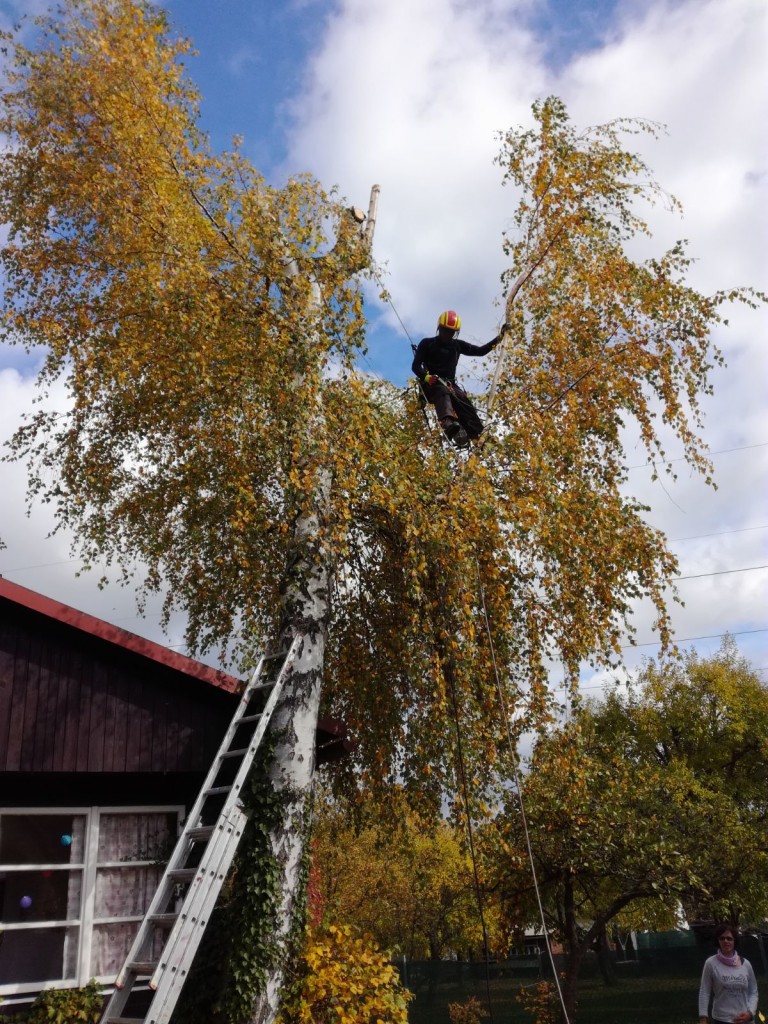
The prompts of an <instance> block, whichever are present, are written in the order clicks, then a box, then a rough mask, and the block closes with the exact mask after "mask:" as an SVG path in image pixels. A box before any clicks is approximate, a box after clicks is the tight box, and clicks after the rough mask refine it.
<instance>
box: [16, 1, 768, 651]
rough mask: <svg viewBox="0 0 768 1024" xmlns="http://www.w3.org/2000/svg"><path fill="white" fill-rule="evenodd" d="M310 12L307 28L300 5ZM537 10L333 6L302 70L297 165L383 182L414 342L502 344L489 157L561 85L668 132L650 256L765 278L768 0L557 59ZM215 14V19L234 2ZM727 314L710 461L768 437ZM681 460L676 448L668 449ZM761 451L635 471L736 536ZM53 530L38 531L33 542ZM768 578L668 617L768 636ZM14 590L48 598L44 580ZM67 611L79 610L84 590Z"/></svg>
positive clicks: (292, 158) (682, 515)
mask: <svg viewBox="0 0 768 1024" xmlns="http://www.w3.org/2000/svg"><path fill="white" fill-rule="evenodd" d="M190 2H192V0H190ZM21 6H22V5H21V4H20V3H19V4H18V5H16V10H20V8H21ZM26 6H29V4H27V5H26ZM295 10H296V16H297V17H298V16H300V15H301V10H302V4H298V5H296V7H295ZM541 10H542V8H541V4H540V3H539V0H536V2H533V0H531V2H520V3H515V2H511V0H473V2H472V3H469V2H456V0H339V2H338V3H337V4H336V6H335V7H334V9H333V13H332V14H331V16H330V17H329V19H328V21H327V23H326V29H325V32H324V34H323V35H322V37H319V38H318V39H317V45H316V48H315V50H314V52H313V54H312V55H311V57H310V59H309V61H308V62H307V63H306V73H305V77H304V80H303V86H302V90H301V92H300V94H298V95H297V96H295V97H294V98H293V99H292V101H291V103H290V105H289V110H290V117H289V120H288V127H289V132H290V134H289V139H288V141H289V149H288V153H289V155H288V159H287V161H286V164H285V168H284V170H285V173H286V174H287V173H289V172H295V171H303V170H310V171H311V172H313V173H315V174H316V175H317V176H318V177H319V178H320V179H321V180H322V181H323V182H324V183H326V184H327V185H331V184H333V183H338V184H339V186H340V187H341V190H342V191H343V192H344V193H345V194H346V195H347V196H348V197H349V199H350V200H351V201H353V202H355V204H357V205H359V206H365V205H366V204H367V198H368V193H369V189H370V187H371V185H372V184H374V183H379V184H380V185H381V187H382V192H381V201H380V206H379V218H378V223H377V229H376V239H375V250H376V255H377V257H378V259H379V260H380V261H381V262H382V263H384V264H386V266H387V269H388V277H387V279H386V282H385V283H386V286H387V287H388V289H389V290H390V291H391V293H392V297H393V300H394V303H395V306H396V308H397V311H398V313H399V314H400V316H401V317H402V318H403V320H404V321H405V323H406V326H407V328H408V330H409V332H410V333H411V335H412V336H413V337H414V338H416V339H418V338H419V337H421V336H422V335H423V334H426V333H428V332H431V330H432V328H433V325H434V322H435V319H436V315H437V313H438V312H439V311H440V310H441V309H444V308H446V307H448V308H456V309H458V310H459V312H460V313H461V315H462V319H463V322H464V325H465V330H464V331H463V334H464V336H466V337H468V338H470V339H471V338H473V337H474V338H475V339H478V340H486V339H487V338H489V337H491V336H492V334H493V333H494V332H495V329H496V325H497V323H498V317H499V310H498V309H497V308H496V307H495V306H494V300H495V299H497V298H498V297H499V296H500V287H501V286H500V282H499V275H500V273H501V271H502V270H503V269H504V263H503V256H502V252H501V246H500V242H501V232H502V230H503V229H505V228H507V227H508V226H509V222H510V219H511V216H512V214H513V212H514V207H515V195H514V194H513V192H512V190H510V189H505V188H501V187H500V180H501V175H500V170H499V168H498V167H496V166H494V164H493V158H494V156H495V155H496V153H497V151H498V140H497V133H498V132H499V131H502V130H504V129H506V128H508V127H510V126H513V125H517V124H520V123H525V124H529V123H530V104H531V102H532V101H533V100H534V99H536V98H539V97H544V96H546V95H548V94H550V93H556V94H558V95H561V96H562V97H563V99H564V100H565V101H566V103H567V105H568V108H569V110H570V113H571V116H572V118H573V120H574V123H575V124H577V125H579V126H587V125H590V124H596V123H600V122H603V121H606V120H610V119H612V118H615V117H621V116H641V117H647V118H650V119H653V120H656V121H659V122H663V123H665V124H666V125H667V126H668V134H666V135H662V137H661V138H660V139H659V140H658V141H656V142H652V141H651V140H650V139H648V138H646V137H644V136H636V137H635V141H636V144H637V146H638V147H642V152H643V153H644V155H645V158H646V160H647V162H648V164H649V165H650V167H651V168H652V169H653V170H654V172H655V174H656V176H657V178H658V179H659V181H660V182H661V184H662V185H663V186H664V187H665V188H666V189H668V190H669V191H670V192H672V193H674V194H676V195H677V196H678V197H679V198H680V199H681V201H682V202H683V205H684V208H685V210H684V216H683V218H682V220H681V219H680V218H679V217H677V216H674V215H670V214H669V213H668V212H667V211H666V210H664V209H663V207H661V206H659V207H657V208H656V209H655V210H653V211H652V212H651V224H652V227H653V230H654V232H655V241H654V243H653V246H654V251H658V250H659V249H663V248H666V247H667V246H668V245H670V244H671V243H672V242H673V241H674V240H676V239H677V238H679V237H685V238H687V239H688V240H689V251H690V253H691V255H692V256H694V257H695V258H696V260H697V262H696V263H695V264H694V266H693V267H692V268H691V282H692V283H693V284H694V286H695V287H697V288H700V289H702V290H705V291H711V290H714V289H717V288H720V287H731V286H733V285H735V284H753V285H756V286H758V287H761V286H762V287H765V285H766V282H765V267H766V263H767V262H768V261H766V255H767V254H766V239H765V229H764V224H765V210H766V209H767V208H768V195H767V194H766V193H767V192H768V173H766V151H765V146H764V137H765V124H766V106H767V105H768V78H767V76H766V70H765V59H764V54H765V52H766V50H767V49H768V48H767V47H766V41H767V40H766V11H765V4H764V2H763V0H687V2H672V0H669V2H667V0H657V2H653V0H651V2H647V0H642V2H641V0H626V2H623V3H620V4H618V5H617V6H616V8H615V14H614V16H613V17H614V20H613V21H612V22H606V23H605V24H604V25H603V26H602V30H601V32H600V38H602V39H603V40H604V42H603V43H602V45H594V43H595V38H596V34H595V33H594V32H593V34H592V36H591V37H590V40H589V43H590V45H589V49H588V50H586V51H585V52H584V53H582V54H581V55H580V56H578V55H577V56H576V57H575V58H574V59H573V60H572V61H571V62H570V63H568V64H567V65H565V66H560V67H557V68H554V67H552V66H551V63H548V62H547V61H548V56H547V54H548V47H547V45H545V44H547V43H548V42H551V40H546V39H542V38H537V37H536V35H535V34H534V32H533V30H532V28H531V27H530V26H531V25H532V24H534V21H533V18H534V16H535V15H539V14H541ZM211 16H212V17H217V18H220V17H221V12H219V13H218V14H217V13H215V12H214V13H213V14H212V15H211ZM606 16H607V15H606ZM527 26H528V27H527ZM217 27H219V22H217ZM257 28H258V27H257V26H252V25H249V26H247V27H244V26H243V25H235V24H233V25H232V26H230V35H229V38H228V39H227V41H226V43H225V44H222V45H226V52H227V53H228V54H231V53H232V52H234V51H235V50H236V49H237V46H239V47H241V50H240V51H239V52H241V53H243V54H245V53H247V52H248V48H249V46H250V45H253V47H254V52H257V47H258V46H259V45H260V40H259V39H258V37H257V35H256V32H257ZM250 31H252V32H254V37H253V39H251V38H249V36H248V32H250ZM217 38H218V34H217ZM195 42H196V44H198V45H199V47H200V49H201V51H202V56H201V58H200V59H201V60H209V59H210V60H212V61H213V62H217V61H218V62H219V63H220V58H219V57H217V55H216V54H215V53H214V54H211V55H210V56H209V54H208V53H207V52H206V46H207V43H208V40H206V39H197V40H195ZM235 42H236V44H237V46H236V45H234V44H235ZM258 52H259V54H260V63H259V65H258V66H259V68H260V69H262V68H263V72H264V74H269V65H270V61H269V59H268V58H269V53H268V52H266V51H265V50H264V48H263V44H262V45H261V49H260V50H258ZM265 53H266V56H265ZM193 73H194V68H193ZM230 100H231V102H232V103H238V104H241V105H242V110H243V113H242V129H243V131H244V132H245V133H246V134H247V129H248V97H247V96H233V97H231V98H230ZM284 110H285V107H284V106H283V107H281V112H280V113H278V112H276V118H277V117H278V116H282V112H284ZM370 294H371V306H370V309H369V315H370V318H371V320H372V321H373V322H381V321H383V322H384V323H386V324H388V325H389V326H390V327H391V334H390V340H388V341H387V342H386V344H387V345H388V349H387V351H388V352H390V353H392V355H391V356H390V357H389V358H390V363H389V365H390V367H391V373H392V375H393V377H395V378H396V379H402V377H403V376H405V374H406V373H407V367H408V364H409V363H410V350H409V348H408V345H407V344H406V343H405V342H404V339H403V337H402V331H401V329H400V327H399V325H398V324H397V321H396V318H395V316H394V314H393V312H392V311H391V309H389V308H387V307H383V306H381V305H380V304H379V303H378V300H376V299H375V298H374V295H375V291H374V290H373V289H371V292H370ZM726 315H729V316H730V319H731V327H730V328H728V329H727V330H725V329H724V330H722V331H718V332H717V340H718V341H719V343H720V344H721V346H722V348H723V350H724V352H725V355H726V358H727V360H728V369H727V370H725V371H717V372H716V374H715V378H714V380H715V395H714V397H713V398H712V399H710V400H708V401H707V402H706V403H705V406H706V411H707V424H706V430H705V437H706V439H707V442H708V443H709V445H710V448H711V449H712V450H713V451H719V450H721V449H726V448H733V447H739V446H743V445H750V444H757V443H760V442H768V415H766V403H765V381H766V380H767V379H768V356H767V355H766V351H767V349H768V346H766V343H765V337H766V334H767V333H768V332H767V330H766V328H768V316H766V313H765V311H764V310H763V311H761V312H759V313H754V312H752V311H748V310H745V309H742V308H737V309H735V310H734V311H733V312H732V313H731V314H726ZM383 358H384V357H382V359H383ZM2 365H8V364H7V362H6V363H0V366H2ZM3 388H4V390H2V391H1V392H0V395H1V396H2V398H3V399H4V401H3V405H2V406H1V407H0V417H1V418H2V432H3V434H4V435H5V434H7V433H8V430H9V429H10V426H11V423H12V420H13V416H14V414H15V413H16V412H18V411H19V410H20V409H21V408H24V407H26V406H27V403H28V401H29V397H30V392H29V384H28V381H26V380H22V378H19V377H18V376H17V377H16V378H8V379H5V378H3ZM668 454H669V456H670V457H675V456H677V455H679V454H680V452H679V450H678V449H676V448H675V449H673V448H672V447H670V448H669V451H668ZM767 459H768V449H767V448H753V449H749V450H745V451H743V452H737V453H732V454H730V455H719V456H715V463H716V479H717V481H718V483H719V485H720V489H719V490H717V491H714V490H712V489H711V488H707V487H705V486H704V484H703V483H702V482H701V481H700V480H699V479H698V478H695V477H694V478H692V477H691V476H690V474H689V473H688V471H687V470H685V471H683V470H682V469H681V472H680V475H679V479H678V481H677V482H675V483H672V482H665V483H664V487H663V488H662V487H660V486H659V485H656V486H651V484H650V480H649V474H648V473H647V472H646V471H633V473H632V474H630V482H631V484H632V487H633V489H634V490H635V491H636V492H637V493H638V495H639V496H640V497H641V498H643V499H644V500H647V501H648V502H649V503H650V504H652V505H653V512H652V521H653V522H654V523H655V524H657V525H659V526H660V527H662V528H663V529H665V531H666V532H667V534H668V536H670V537H671V538H673V539H674V538H679V537H688V536H692V535H696V534H704V533H716V532H720V533H723V531H734V530H739V529H745V528H746V527H755V526H760V525H765V524H766V523H768V516H767V515H766V513H765V511H764V509H765V500H764V499H765V493H766V484H765V478H766V469H767V468H768V467H767V465H766V461H767ZM642 460H643V457H642V456H639V457H638V458H637V459H636V460H630V461H642ZM11 472H13V473H15V472H16V470H15V469H11V468H9V467H3V469H2V475H3V481H4V484H5V487H4V493H5V494H11V493H12V494H14V495H16V494H18V493H19V492H20V490H21V487H22V483H21V477H20V476H12V477H9V476H8V474H9V473H11ZM21 507H22V503H21V499H20V498H19V499H18V500H17V499H16V498H15V497H14V498H13V500H12V501H11V502H10V503H7V504H6V521H8V519H9V517H10V519H11V520H12V524H13V525H12V530H11V533H10V534H7V533H6V529H4V530H3V534H4V536H8V537H9V538H10V539H11V540H12V544H13V546H14V549H15V550H14V552H13V558H12V559H11V554H12V553H11V552H10V551H9V552H5V553H3V555H2V562H1V563H0V564H2V565H10V564H12V562H13V564H19V559H17V558H16V551H17V550H19V551H21V552H22V553H23V555H24V557H23V558H21V561H25V559H26V558H27V554H26V551H27V550H29V559H30V560H35V555H34V552H33V551H32V550H30V548H35V544H36V541H35V540H34V539H30V538H32V534H29V532H28V531H29V525H28V524H26V521H25V520H23V516H21V513H20V512H17V511H13V512H11V511H10V509H14V510H16V509H17V508H21ZM46 528H47V524H45V523H41V528H37V533H36V534H35V535H34V536H35V537H39V536H41V534H42V533H44V532H45V530H46ZM766 537H768V531H759V530H753V531H750V532H744V533H738V534H736V533H726V534H724V535H723V536H720V537H712V538H708V539H706V540H702V541H697V542H681V543H680V544H676V545H675V547H676V550H679V551H680V555H681V567H682V571H683V572H688V571H690V572H695V571H715V570H716V569H718V570H719V569H720V568H732V567H745V566H748V565H753V564H754V565H757V564H762V563H764V562H766V561H768V559H766V557H765V544H766ZM24 545H27V547H26V548H25V547H24ZM17 546H20V547H17ZM65 548H66V545H65ZM35 550H36V548H35ZM59 554H60V555H62V556H64V557H68V552H59ZM36 560H37V561H43V560H45V561H48V560H49V559H48V558H47V557H46V558H45V559H43V558H38V559H36ZM25 564H26V562H25ZM70 569H71V567H69V568H68V569H67V570H66V571H67V572H69V570H70ZM0 571H2V570H0ZM766 576H768V574H766V573H760V572H755V573H744V574H734V575H733V576H718V577H711V578H709V579H704V580H700V581H691V582H690V583H685V582H683V583H681V585H680V587H681V594H682V595H683V596H684V598H685V600H686V608H685V609H682V610H680V611H676V612H675V624H676V626H677V631H678V635H679V636H699V635H704V634H708V633H719V632H722V631H723V630H724V629H726V628H729V627H730V628H731V629H735V628H736V627H737V626H738V625H740V624H743V623H757V624H762V625H766V624H768V623H766V620H765V612H764V608H765V607H768V600H767V598H768V585H767V584H766ZM13 578H16V577H13ZM19 582H22V583H25V584H26V585H29V586H33V587H35V588H36V589H40V590H42V591H43V592H46V593H50V592H51V591H50V589H49V588H48V586H47V584H46V583H43V582H40V583H37V582H35V581H34V580H32V578H31V577H29V576H27V577H25V578H24V579H22V578H19ZM52 585H53V584H52ZM56 586H58V584H56ZM683 587H685V588H686V589H685V590H683ZM52 596H58V594H52ZM110 597H111V595H110ZM61 599H63V600H64V599H66V598H64V597H62V598H61ZM74 603H76V604H78V606H79V607H83V606H84V605H83V601H82V600H79V603H78V600H76V601H74ZM86 610H87V609H86ZM130 628H133V627H130ZM650 628H651V621H650V616H649V615H648V614H647V612H646V611H645V610H644V609H641V611H640V613H639V615H638V639H639V640H640V641H643V640H647V639H650ZM744 628H746V627H744ZM740 642H741V638H740ZM749 642H750V643H751V644H752V646H750V647H749V648H747V647H746V643H747V639H746V638H745V640H744V644H745V649H748V650H749V652H750V654H751V655H752V656H753V657H754V659H755V661H756V663H757V664H758V665H761V666H763V665H767V664H768V634H762V635H757V636H756V637H755V638H754V643H752V641H749ZM714 644H715V646H716V645H717V641H714ZM653 650H654V649H653V648H651V649H645V651H644V653H651V654H652V653H653Z"/></svg>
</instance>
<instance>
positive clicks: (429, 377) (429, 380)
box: [424, 373, 437, 387]
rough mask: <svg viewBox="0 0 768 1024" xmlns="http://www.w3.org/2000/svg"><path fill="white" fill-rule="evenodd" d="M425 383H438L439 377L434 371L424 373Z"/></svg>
mask: <svg viewBox="0 0 768 1024" xmlns="http://www.w3.org/2000/svg"><path fill="white" fill-rule="evenodd" d="M424 383H425V384H429V385H430V387H431V386H432V385H433V384H437V377H436V376H435V375H434V373H427V374H425V375H424Z"/></svg>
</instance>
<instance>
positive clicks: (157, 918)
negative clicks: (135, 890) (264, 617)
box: [149, 914, 179, 928]
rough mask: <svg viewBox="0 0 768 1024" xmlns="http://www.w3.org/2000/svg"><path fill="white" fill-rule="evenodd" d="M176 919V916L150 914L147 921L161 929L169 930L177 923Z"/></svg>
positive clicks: (177, 917) (177, 916)
mask: <svg viewBox="0 0 768 1024" xmlns="http://www.w3.org/2000/svg"><path fill="white" fill-rule="evenodd" d="M178 919H179V915H178V914H152V916H151V917H150V919H149V920H150V921H151V922H152V924H157V925H159V926H160V927H161V928H170V927H172V926H173V925H174V924H175V923H176V922H177V921H178Z"/></svg>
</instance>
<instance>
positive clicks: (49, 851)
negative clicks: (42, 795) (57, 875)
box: [0, 814, 85, 864]
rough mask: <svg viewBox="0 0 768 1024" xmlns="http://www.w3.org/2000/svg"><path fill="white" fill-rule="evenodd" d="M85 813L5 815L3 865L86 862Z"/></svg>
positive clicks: (0, 843) (0, 826)
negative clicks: (84, 855) (84, 857)
mask: <svg viewBox="0 0 768 1024" xmlns="http://www.w3.org/2000/svg"><path fill="white" fill-rule="evenodd" d="M84 839H85V816H84V815H82V814H76V815H72V814H3V815H2V816H0V864H82V861H83V846H84Z"/></svg>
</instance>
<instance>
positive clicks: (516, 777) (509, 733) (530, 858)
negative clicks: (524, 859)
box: [475, 555, 569, 1024]
mask: <svg viewBox="0 0 768 1024" xmlns="http://www.w3.org/2000/svg"><path fill="white" fill-rule="evenodd" d="M475 568H476V571H477V584H478V589H479V591H480V605H481V607H482V610H483V619H484V622H485V630H486V633H487V635H488V647H489V649H490V652H491V664H492V665H493V674H494V677H495V680H496V691H497V693H498V697H499V704H500V706H501V711H502V715H503V718H504V727H505V730H506V734H507V744H508V746H509V754H510V763H511V764H512V772H513V776H514V782H515V792H516V794H517V802H518V805H519V807H520V818H521V821H522V825H523V835H524V836H525V846H526V850H527V852H528V861H529V863H530V866H531V877H532V879H533V888H534V891H535V893H536V903H537V905H538V908H539V916H540V920H541V929H542V933H543V935H544V942H545V943H546V946H547V954H548V956H549V961H550V963H551V964H552V968H553V969H552V974H553V976H554V979H555V987H556V988H557V995H558V998H559V1000H560V1007H561V1009H562V1011H563V1021H564V1024H569V1019H568V1011H567V1010H566V1007H565V998H564V996H563V990H562V988H561V987H560V979H559V977H558V975H557V971H556V970H555V962H554V960H553V958H552V946H551V944H550V941H549V931H548V929H547V922H546V917H545V914H544V903H543V900H542V898H541V890H540V889H539V881H538V877H537V875H536V864H535V862H534V859H533V845H532V844H531V834H530V831H529V829H528V816H527V814H526V813H525V804H524V801H523V788H522V785H521V783H520V773H519V771H518V768H517V751H516V748H515V744H514V741H513V739H512V731H511V729H510V727H509V719H510V712H509V708H508V706H507V702H506V700H505V698H504V691H503V689H502V686H501V677H500V676H499V667H498V662H497V660H496V649H495V647H494V643H493V635H492V633H491V622H490V618H489V616H488V608H487V606H486V603H485V588H484V587H483V580H482V575H481V572H480V561H479V559H478V557H477V555H475Z"/></svg>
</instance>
